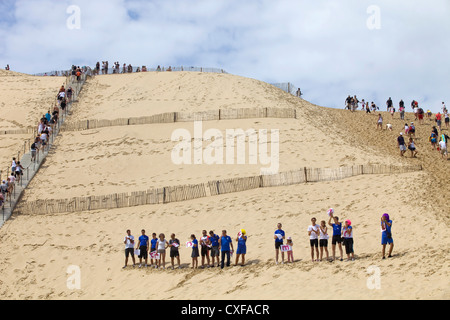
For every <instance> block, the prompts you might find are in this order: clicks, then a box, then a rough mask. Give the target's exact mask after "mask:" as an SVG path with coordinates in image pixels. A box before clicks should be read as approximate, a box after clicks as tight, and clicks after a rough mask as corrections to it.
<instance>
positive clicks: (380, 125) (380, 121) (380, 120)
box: [377, 113, 383, 130]
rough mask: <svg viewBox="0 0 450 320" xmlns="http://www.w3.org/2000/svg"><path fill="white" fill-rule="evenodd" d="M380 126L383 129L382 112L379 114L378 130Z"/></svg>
mask: <svg viewBox="0 0 450 320" xmlns="http://www.w3.org/2000/svg"><path fill="white" fill-rule="evenodd" d="M378 128H379V129H380V130H383V117H382V116H381V113H379V114H378V120H377V130H378Z"/></svg>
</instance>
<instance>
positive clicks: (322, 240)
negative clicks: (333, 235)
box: [319, 220, 330, 261]
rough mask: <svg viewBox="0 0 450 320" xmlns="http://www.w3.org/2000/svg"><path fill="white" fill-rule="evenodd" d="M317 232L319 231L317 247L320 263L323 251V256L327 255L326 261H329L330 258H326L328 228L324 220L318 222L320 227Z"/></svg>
mask: <svg viewBox="0 0 450 320" xmlns="http://www.w3.org/2000/svg"><path fill="white" fill-rule="evenodd" d="M319 231H320V236H319V246H320V259H319V260H320V261H322V257H323V251H324V250H325V254H326V255H327V260H328V261H329V260H330V258H329V256H328V238H329V236H328V228H327V225H326V222H325V220H322V221H321V222H320V227H319Z"/></svg>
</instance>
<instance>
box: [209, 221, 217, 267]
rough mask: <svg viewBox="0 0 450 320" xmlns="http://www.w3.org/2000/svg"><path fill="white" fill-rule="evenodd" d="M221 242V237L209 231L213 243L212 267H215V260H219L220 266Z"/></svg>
mask: <svg viewBox="0 0 450 320" xmlns="http://www.w3.org/2000/svg"><path fill="white" fill-rule="evenodd" d="M219 240H220V237H219V236H218V235H217V234H215V233H214V231H212V230H211V231H209V241H210V242H211V266H212V267H214V260H216V259H217V266H218V267H219V266H220V261H219V255H220V249H219Z"/></svg>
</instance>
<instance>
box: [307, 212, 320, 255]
mask: <svg viewBox="0 0 450 320" xmlns="http://www.w3.org/2000/svg"><path fill="white" fill-rule="evenodd" d="M311 222H312V224H311V225H310V226H309V227H308V236H309V245H310V247H311V259H312V262H314V261H319V234H320V231H319V225H317V224H316V218H312V219H311ZM314 251H315V252H316V259H315V260H314Z"/></svg>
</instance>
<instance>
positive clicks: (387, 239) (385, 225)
mask: <svg viewBox="0 0 450 320" xmlns="http://www.w3.org/2000/svg"><path fill="white" fill-rule="evenodd" d="M391 228H392V220H389V215H388V214H387V213H385V214H383V216H382V217H381V245H382V246H383V249H382V251H381V255H382V257H383V259H385V256H384V255H385V252H386V245H387V244H389V255H388V258H392V250H393V249H394V240H393V239H392V231H391Z"/></svg>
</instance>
